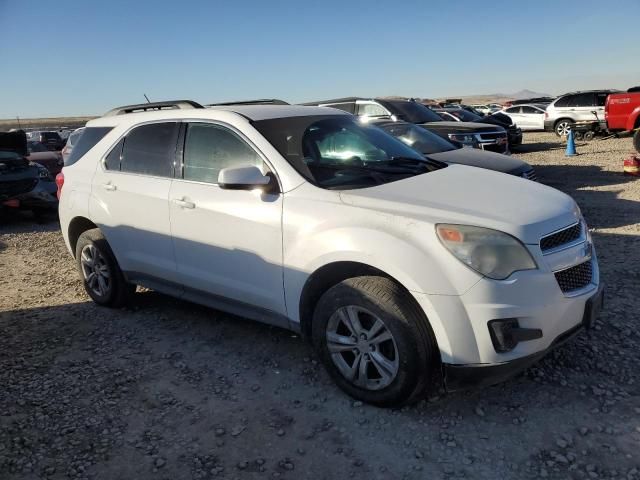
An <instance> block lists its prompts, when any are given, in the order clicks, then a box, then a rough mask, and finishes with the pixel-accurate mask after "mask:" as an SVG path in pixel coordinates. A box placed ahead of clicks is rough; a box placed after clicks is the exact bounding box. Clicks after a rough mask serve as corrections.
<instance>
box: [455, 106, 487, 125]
mask: <svg viewBox="0 0 640 480" xmlns="http://www.w3.org/2000/svg"><path fill="white" fill-rule="evenodd" d="M448 113H450V114H451V115H453V116H454V117H458V118H459V119H460V120H462V121H463V122H477V121H478V120H482V117H481V116H479V115H476V114H475V113H471V112H468V111H467V110H463V109H460V110H450V111H449V112H448Z"/></svg>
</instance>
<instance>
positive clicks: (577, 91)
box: [558, 88, 620, 98]
mask: <svg viewBox="0 0 640 480" xmlns="http://www.w3.org/2000/svg"><path fill="white" fill-rule="evenodd" d="M619 91H620V90H616V89H612V88H596V89H595V90H576V91H575V92H567V93H563V94H562V95H559V96H558V98H560V97H566V96H567V95H575V94H576V93H598V92H607V93H613V92H619Z"/></svg>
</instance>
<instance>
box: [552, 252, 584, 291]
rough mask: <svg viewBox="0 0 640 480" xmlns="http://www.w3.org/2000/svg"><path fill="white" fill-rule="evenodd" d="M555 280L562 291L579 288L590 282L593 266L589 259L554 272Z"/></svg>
mask: <svg viewBox="0 0 640 480" xmlns="http://www.w3.org/2000/svg"><path fill="white" fill-rule="evenodd" d="M555 276H556V280H557V281H558V285H559V286H560V290H562V292H563V293H569V292H573V291H574V290H580V289H581V288H584V287H586V286H587V285H589V284H590V283H591V278H592V276H593V266H592V265H591V260H587V261H586V262H584V263H581V264H579V265H576V266H575V267H571V268H567V269H566V270H562V271H560V272H556V273H555Z"/></svg>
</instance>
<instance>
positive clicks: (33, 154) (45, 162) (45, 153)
mask: <svg viewBox="0 0 640 480" xmlns="http://www.w3.org/2000/svg"><path fill="white" fill-rule="evenodd" d="M27 153H28V155H27V160H29V161H31V162H34V163H38V164H40V165H42V166H43V167H45V168H46V169H47V170H49V173H50V174H51V176H52V177H53V178H55V176H56V175H57V174H58V173H60V171H61V170H62V164H63V161H62V154H61V153H60V152H53V151H51V150H49V149H47V147H46V146H44V145H43V144H42V143H40V142H32V141H27Z"/></svg>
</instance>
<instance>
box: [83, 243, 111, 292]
mask: <svg viewBox="0 0 640 480" xmlns="http://www.w3.org/2000/svg"><path fill="white" fill-rule="evenodd" d="M80 264H81V265H82V275H83V277H84V281H85V282H86V283H87V286H88V287H89V289H91V291H92V292H93V293H95V294H96V295H99V296H101V297H104V296H106V295H107V294H108V293H109V290H110V289H111V272H110V271H109V266H108V265H107V261H106V259H105V258H104V257H103V256H102V254H101V253H100V250H98V249H97V248H96V247H95V246H94V245H93V244H88V245H85V247H84V248H83V249H82V252H81V253H80Z"/></svg>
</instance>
